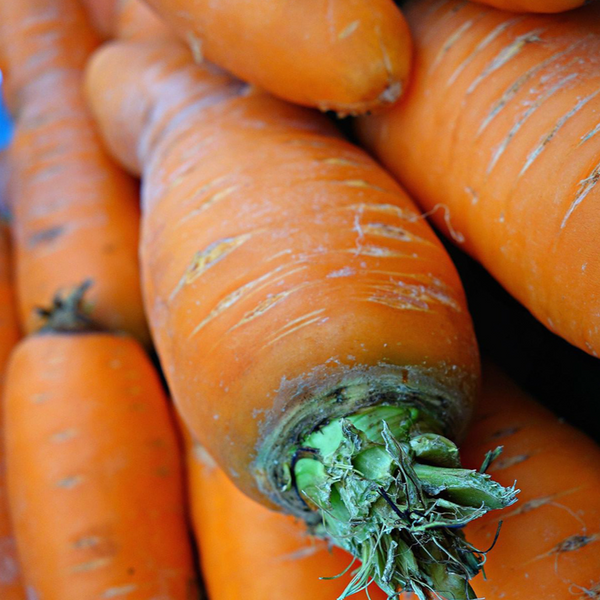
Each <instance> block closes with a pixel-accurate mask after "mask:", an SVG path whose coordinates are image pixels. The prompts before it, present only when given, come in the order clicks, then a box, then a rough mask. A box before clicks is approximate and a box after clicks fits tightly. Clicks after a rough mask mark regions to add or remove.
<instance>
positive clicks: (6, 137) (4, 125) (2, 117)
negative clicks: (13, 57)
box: [0, 0, 12, 150]
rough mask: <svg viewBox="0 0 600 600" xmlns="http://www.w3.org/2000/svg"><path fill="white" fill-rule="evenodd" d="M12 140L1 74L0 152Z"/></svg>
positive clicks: (0, 75)
mask: <svg viewBox="0 0 600 600" xmlns="http://www.w3.org/2000/svg"><path fill="white" fill-rule="evenodd" d="M0 1H2V0H0ZM11 138H12V122H11V120H10V116H9V115H8V111H7V110H6V107H5V106H4V101H3V96H2V73H0V150H2V149H3V148H5V147H6V146H8V144H9V142H10V140H11Z"/></svg>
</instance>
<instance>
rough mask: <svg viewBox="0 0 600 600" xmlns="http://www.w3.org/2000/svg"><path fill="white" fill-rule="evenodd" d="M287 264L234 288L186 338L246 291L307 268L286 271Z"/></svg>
mask: <svg viewBox="0 0 600 600" xmlns="http://www.w3.org/2000/svg"><path fill="white" fill-rule="evenodd" d="M288 266H289V265H280V266H279V267H277V268H275V269H273V270H272V271H269V272H268V273H265V274H263V275H261V276H260V277H258V278H257V279H254V280H253V281H249V282H248V283H245V284H244V285H242V286H241V287H239V288H238V289H237V290H234V291H233V292H231V293H230V294H228V295H227V296H225V298H223V300H221V301H220V302H219V303H218V304H217V306H216V307H215V308H214V309H213V310H212V311H211V312H210V313H209V314H208V315H207V316H206V317H205V318H204V319H203V320H202V321H201V322H200V323H199V324H198V325H196V327H194V329H193V330H192V332H191V333H190V335H189V336H188V339H190V338H192V337H194V336H195V335H196V334H197V333H198V332H199V331H200V330H201V329H202V328H203V327H205V326H206V325H208V323H210V322H211V321H212V320H213V319H215V318H216V317H218V316H219V315H221V314H222V313H223V312H225V311H226V310H227V309H228V308H230V307H231V306H233V305H234V304H236V303H237V302H238V301H239V300H240V299H241V298H243V297H244V296H245V295H246V294H247V293H248V292H250V291H258V290H260V289H262V288H263V287H264V285H272V284H273V283H275V282H276V281H279V280H280V279H282V278H284V277H288V276H290V275H294V274H295V273H299V272H300V271H304V270H305V269H306V268H307V266H306V265H301V266H299V267H296V268H294V269H292V270H290V271H287V272H286V271H285V268H286V267H288ZM276 275H279V276H278V277H275V276H276ZM261 284H262V285H261Z"/></svg>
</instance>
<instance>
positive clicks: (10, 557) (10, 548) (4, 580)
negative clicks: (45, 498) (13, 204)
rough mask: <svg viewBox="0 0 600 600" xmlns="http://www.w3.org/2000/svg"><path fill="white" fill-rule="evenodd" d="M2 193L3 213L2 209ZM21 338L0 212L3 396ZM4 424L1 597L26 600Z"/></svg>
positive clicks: (0, 493) (0, 465)
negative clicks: (8, 366) (12, 515)
mask: <svg viewBox="0 0 600 600" xmlns="http://www.w3.org/2000/svg"><path fill="white" fill-rule="evenodd" d="M0 158H1V157H0ZM1 200H2V198H1V194H0V212H1V208H2V207H1ZM18 339H19V328H18V325H17V314H16V309H15V304H14V294H13V286H12V282H11V266H10V257H9V243H8V228H7V227H6V226H5V224H4V222H3V221H2V220H1V215H0V398H2V390H3V388H4V371H5V367H6V362H7V360H8V356H9V354H10V351H11V350H12V348H13V346H14V345H15V344H16V343H17V341H18ZM3 440H4V423H3V418H2V411H1V410H0V598H2V600H25V590H24V588H23V584H22V582H21V577H20V569H19V563H18V559H17V554H16V546H15V540H14V537H13V533H12V526H11V523H10V515H9V510H8V500H7V497H6V478H5V464H4V444H3Z"/></svg>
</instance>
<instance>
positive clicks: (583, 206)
mask: <svg viewBox="0 0 600 600" xmlns="http://www.w3.org/2000/svg"><path fill="white" fill-rule="evenodd" d="M407 15H408V18H409V20H410V23H411V25H412V28H413V31H414V34H415V37H416V44H417V48H418V50H417V59H416V68H415V77H414V81H413V83H412V86H411V89H410V93H409V94H408V96H407V97H406V99H405V101H403V102H402V103H401V104H400V106H398V107H397V108H395V109H393V110H391V111H390V112H388V113H387V114H385V115H381V116H374V117H373V118H366V119H364V120H362V121H361V123H360V125H359V131H360V134H361V136H362V139H363V140H364V141H365V142H366V143H367V145H368V146H369V147H370V148H371V149H372V150H373V151H374V152H375V154H376V155H378V156H379V157H380V158H381V160H382V161H383V162H384V163H385V164H386V165H387V166H388V167H389V168H390V169H391V170H392V171H393V172H394V173H395V174H397V175H398V177H399V178H400V180H401V181H402V182H403V183H404V184H406V185H407V187H408V188H409V190H412V192H414V194H415V196H416V197H417V199H418V200H420V202H421V204H422V206H423V208H425V209H427V210H430V211H432V212H434V214H433V218H434V219H435V221H436V223H437V224H438V225H439V226H440V227H442V228H443V229H445V230H446V231H447V232H448V231H449V230H450V233H451V234H452V235H453V237H454V239H455V240H456V241H457V242H458V243H459V244H460V245H461V247H462V248H464V249H465V250H466V251H467V252H469V253H470V254H471V255H472V256H474V257H475V258H476V259H478V260H479V261H481V262H482V263H483V265H484V266H485V267H486V268H487V269H488V270H489V271H490V272H491V273H492V275H494V276H495V277H496V278H497V279H498V280H499V281H500V283H501V284H502V285H504V286H505V287H506V288H507V289H508V291H509V292H511V293H512V294H513V295H514V296H516V298H517V299H518V300H520V301H521V302H522V303H523V304H525V306H527V308H528V309H529V310H531V312H532V313H533V314H534V315H535V316H536V317H537V318H538V319H540V320H541V321H542V322H543V323H544V324H545V325H547V326H548V327H549V328H550V329H551V330H552V331H554V332H556V333H558V334H560V335H562V336H563V337H565V338H566V339H567V340H569V341H570V342H571V343H573V344H575V345H577V346H579V347H580V348H582V349H584V350H586V351H587V352H589V353H591V354H594V355H596V356H597V355H598V354H600V261H599V260H598V239H600V185H597V184H598V181H600V163H599V156H600V124H599V116H598V113H599V111H600V93H599V91H598V89H599V86H600V69H599V66H600V58H599V57H600V3H598V2H594V3H593V4H591V5H590V6H589V7H586V8H584V9H580V10H576V11H571V12H569V13H566V14H564V15H560V16H551V15H545V16H533V15H513V14H509V13H505V12H501V11H497V10H494V9H492V8H488V7H484V6H481V5H477V4H472V3H469V2H461V1H460V0H447V1H445V2H437V1H434V0H425V1H423V2H413V3H412V4H410V5H409V7H408V8H407ZM450 228H451V229H450Z"/></svg>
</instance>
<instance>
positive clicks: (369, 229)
mask: <svg viewBox="0 0 600 600" xmlns="http://www.w3.org/2000/svg"><path fill="white" fill-rule="evenodd" d="M362 231H363V232H364V234H365V235H374V236H380V237H385V238H389V239H394V240H399V241H402V242H417V243H420V244H426V245H428V246H431V245H432V243H431V242H430V241H429V240H426V239H425V238H422V237H420V236H418V235H415V234H413V233H410V232H409V231H407V230H406V229H404V228H402V227H395V226H394V225H388V224H387V223H367V224H365V225H363V226H362Z"/></svg>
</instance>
